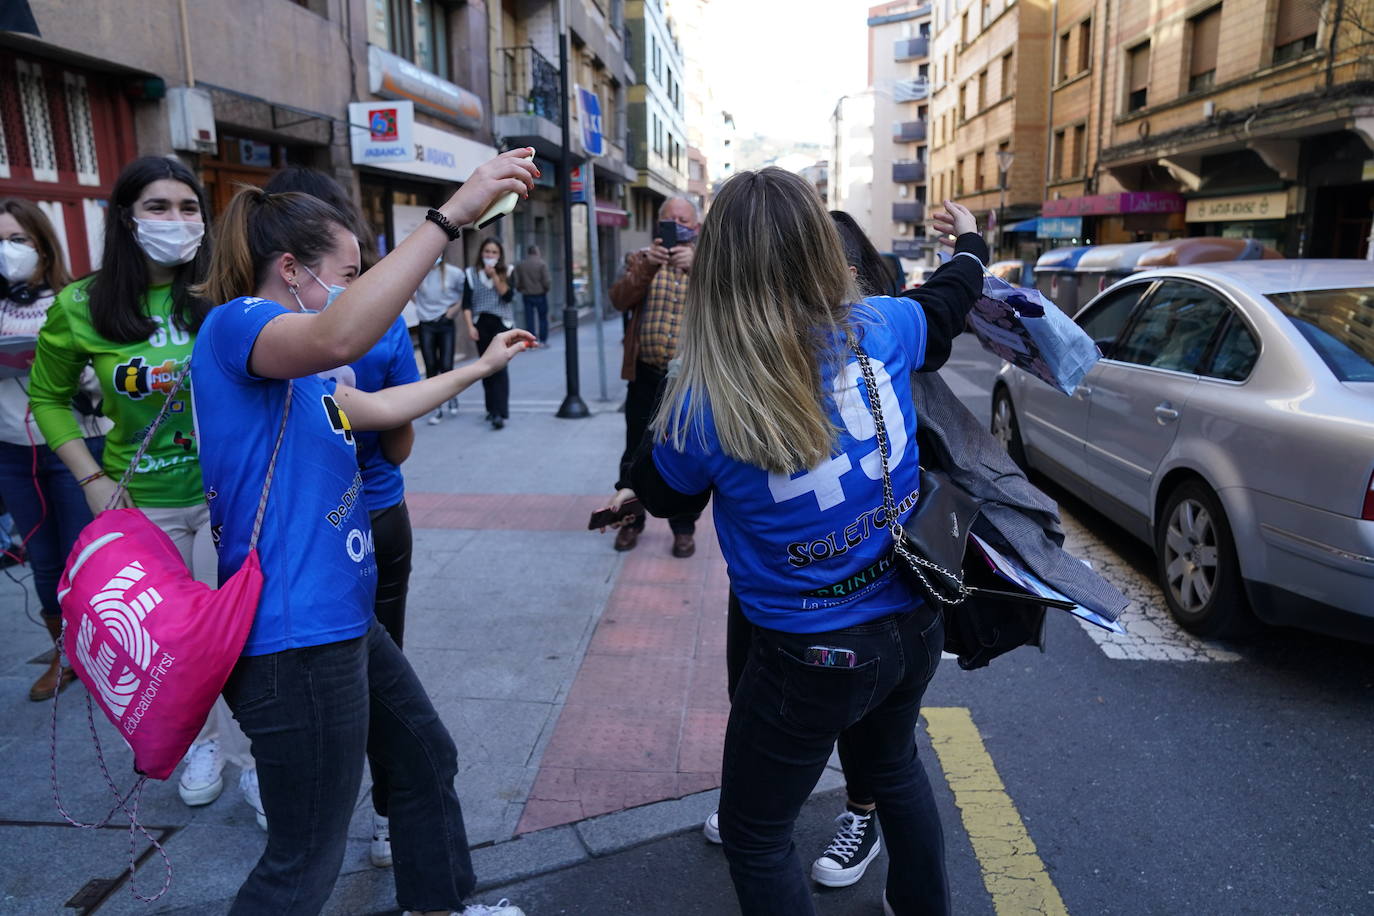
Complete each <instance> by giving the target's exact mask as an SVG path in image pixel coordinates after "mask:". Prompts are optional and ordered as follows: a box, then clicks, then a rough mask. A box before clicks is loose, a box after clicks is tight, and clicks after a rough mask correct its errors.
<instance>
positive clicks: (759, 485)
mask: <svg viewBox="0 0 1374 916" xmlns="http://www.w3.org/2000/svg"><path fill="white" fill-rule="evenodd" d="M851 320H852V324H853V327H854V333H855V335H856V336H857V337H858V339H859V342H860V345H861V346H862V347H863V349H864V352H866V353H867V354H868V358H869V362H870V363H871V364H872V366H873V372H874V375H875V376H876V380H877V383H878V392H879V397H880V400H881V402H882V404H883V419H884V422H885V424H886V426H887V434H888V439H889V440H890V442H891V448H892V454H893V455H894V456H895V457H893V458H892V459H890V461H889V465H890V467H891V475H892V492H893V498H894V499H895V500H896V503H897V510H898V517H899V518H906V516H907V515H908V514H909V513H910V511H911V509H912V508H913V507H914V506H915V505H916V497H917V491H918V490H919V487H920V467H919V455H918V453H917V448H916V409H915V406H914V404H913V402H912V398H911V385H910V383H909V381H908V374H909V373H910V372H912V371H913V370H916V369H919V368H920V367H921V365H922V363H923V362H924V361H925V349H926V320H925V313H924V312H923V311H922V310H921V306H920V305H919V304H918V303H916V302H914V301H912V300H910V299H895V298H890V297H873V298H870V299H866V300H864V302H862V303H860V304H859V305H857V306H855V308H854V311H853V315H852V319H851ZM836 346H837V351H838V353H839V355H840V356H841V359H840V360H837V361H834V362H836V363H838V367H839V370H840V371H839V372H838V373H837V372H836V366H835V365H834V364H833V363H832V362H830V361H827V362H825V363H823V365H824V368H823V369H822V378H823V384H824V386H825V389H826V390H829V391H831V392H833V394H832V397H831V398H830V399H829V400H828V401H827V405H828V407H829V412H830V418H831V420H832V422H834V424H835V426H836V428H837V429H838V430H839V435H838V441H837V450H836V452H835V454H834V457H832V458H830V459H829V460H828V461H825V462H823V463H821V464H820V465H818V466H817V467H815V468H812V469H811V470H809V471H804V472H801V473H799V474H793V475H790V476H789V475H786V474H775V473H770V472H768V471H765V470H763V469H762V468H759V467H756V466H754V465H749V464H744V463H743V462H741V461H737V460H735V459H734V458H730V457H728V456H727V455H725V454H724V453H723V452H722V451H721V449H720V442H719V439H718V438H717V435H716V430H715V424H714V421H713V420H712V417H711V412H710V407H709V405H708V406H706V408H705V411H704V412H705V416H704V418H703V423H702V430H701V435H698V434H697V432H696V431H695V430H690V431H689V432H688V433H687V436H686V442H685V445H684V450H683V451H678V450H677V449H675V448H674V447H673V446H672V443H671V441H669V442H668V443H659V444H658V445H656V446H655V447H654V452H653V458H654V464H655V465H656V466H657V467H658V471H659V473H660V474H662V475H663V479H664V480H665V481H666V482H667V484H668V485H669V486H671V487H672V488H673V489H675V490H677V491H679V492H681V493H701V492H704V491H705V490H708V489H711V488H714V490H715V492H714V495H713V502H714V509H713V513H714V515H715V521H716V533H717V535H718V536H719V539H720V548H721V552H722V553H723V554H724V555H725V560H726V563H727V564H728V565H729V569H730V584H731V586H732V587H733V588H734V590H735V594H736V595H737V596H738V597H739V601H740V606H741V608H742V609H743V611H744V614H745V616H746V617H748V618H749V619H750V620H751V621H753V622H754V623H755V624H757V625H759V626H763V627H768V628H769V629H774V630H783V631H786V632H791V633H817V632H822V631H826V630H838V629H843V628H844V627H851V626H857V625H859V624H862V623H867V622H868V621H870V620H875V619H877V618H879V617H884V616H886V615H888V614H892V613H896V612H899V611H906V610H910V609H911V608H912V607H913V606H914V605H915V602H916V601H917V600H918V599H917V598H916V596H915V594H914V593H913V592H912V591H911V589H910V588H909V587H908V586H907V584H906V583H905V582H904V581H903V580H902V578H901V576H900V575H899V571H898V569H897V568H896V566H895V565H894V557H893V554H892V536H891V535H890V534H889V533H888V531H887V523H888V521H887V512H886V511H885V510H884V508H883V479H882V464H881V461H880V456H879V454H878V439H877V429H876V427H875V426H874V424H873V418H872V416H871V414H870V413H869V410H868V406H867V405H868V399H867V397H866V395H865V389H864V382H863V374H862V372H861V370H860V368H859V360H858V358H857V357H855V356H854V355H853V353H852V352H851V351H850V350H849V349H848V347H847V346H846V345H845V344H844V343H843V342H842V341H841V342H838V343H837V345H836ZM898 417H900V418H901V422H900V423H898V422H897V418H898Z"/></svg>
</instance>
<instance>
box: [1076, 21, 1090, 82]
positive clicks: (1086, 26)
mask: <svg viewBox="0 0 1374 916" xmlns="http://www.w3.org/2000/svg"><path fill="white" fill-rule="evenodd" d="M1092 66H1093V21H1092V19H1091V18H1088V19H1084V20H1083V21H1082V22H1080V23H1079V24H1078V72H1079V73H1087V72H1088V71H1089V70H1091V69H1092Z"/></svg>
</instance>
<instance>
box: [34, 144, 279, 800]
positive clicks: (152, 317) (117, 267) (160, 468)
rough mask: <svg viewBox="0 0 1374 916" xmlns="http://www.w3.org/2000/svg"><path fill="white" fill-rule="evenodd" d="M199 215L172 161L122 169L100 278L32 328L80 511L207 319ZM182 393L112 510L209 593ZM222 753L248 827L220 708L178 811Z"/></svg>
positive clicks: (128, 449)
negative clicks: (89, 374)
mask: <svg viewBox="0 0 1374 916" xmlns="http://www.w3.org/2000/svg"><path fill="white" fill-rule="evenodd" d="M205 209H206V207H205V191H204V189H203V188H201V186H200V182H198V181H197V180H196V177H195V175H193V174H192V173H191V171H190V169H188V168H187V167H186V166H185V165H183V164H182V163H181V162H179V161H177V160H176V159H172V158H169V157H163V156H145V157H143V158H141V159H136V160H134V161H133V162H131V163H129V165H127V166H126V167H125V168H124V170H123V171H122V172H121V173H120V175H119V178H118V180H117V181H116V182H115V185H114V190H113V192H112V193H111V195H110V201H109V206H108V208H107V209H106V217H105V248H104V252H103V254H102V257H101V262H100V263H101V267H100V270H99V271H98V272H96V273H94V274H91V275H90V276H89V277H86V278H84V279H82V280H78V281H77V282H75V283H72V284H70V285H68V286H67V287H66V288H65V289H63V290H62V292H61V293H60V294H59V295H58V297H57V299H56V301H54V302H53V304H52V307H51V308H50V309H49V310H48V317H47V320H46V322H45V323H44V325H43V328H42V330H41V331H40V332H39V335H38V347H37V351H36V355H35V358H34V363H33V369H32V374H31V382H30V385H29V403H30V405H31V407H32V410H33V418H34V421H35V422H36V423H37V424H38V428H39V429H40V430H42V432H43V437H44V439H45V440H46V441H47V443H48V445H49V447H51V448H52V449H53V451H55V452H56V453H57V456H58V457H59V458H60V459H62V462H63V463H64V464H65V465H66V466H67V468H68V469H69V470H70V471H71V472H72V474H73V475H74V476H75V477H76V479H77V482H78V483H80V484H81V489H82V492H83V495H84V496H85V497H86V502H87V504H88V505H89V506H90V509H91V513H92V514H98V513H100V512H101V511H102V510H104V509H105V507H106V506H107V505H108V504H109V503H110V500H111V498H112V497H113V496H114V493H115V490H116V488H117V487H118V483H119V480H120V479H121V478H122V477H123V476H124V472H125V470H126V469H127V468H128V467H129V465H130V464H131V463H132V462H133V459H134V455H135V454H136V453H137V451H138V448H139V446H140V444H141V443H142V442H143V439H144V438H145V437H146V435H147V431H148V427H149V426H150V425H151V424H152V422H153V420H154V419H155V418H156V417H157V415H158V412H159V411H161V410H162V407H163V405H164V404H165V403H166V401H167V394H168V393H169V392H170V391H171V389H172V387H173V385H174V384H175V383H176V379H177V376H178V375H179V374H180V372H181V370H182V368H183V367H184V366H185V365H186V362H187V360H189V359H190V357H191V348H192V345H193V344H194V342H195V332H196V330H197V329H198V328H199V327H200V324H201V321H202V320H203V319H204V317H205V314H206V312H207V310H208V304H207V303H205V302H204V301H202V300H200V299H198V298H197V297H195V296H194V295H192V293H191V290H190V288H191V286H192V285H194V284H195V283H198V282H200V281H201V280H203V279H204V278H205V272H206V268H207V266H208V265H209V263H210V233H209V231H208V227H207V226H206V224H205ZM87 366H91V367H93V368H94V369H95V374H96V377H97V378H98V380H99V382H100V391H101V394H102V395H103V398H104V401H103V409H104V413H105V415H106V416H107V417H108V418H109V419H110V420H112V421H113V422H114V428H113V429H111V430H110V431H109V433H108V434H107V435H106V439H105V449H104V454H103V455H102V456H101V460H100V461H99V462H97V460H96V458H95V456H93V455H92V454H91V451H90V449H89V448H87V446H86V441H85V440H84V439H83V438H82V436H81V430H80V429H79V428H78V427H77V425H76V422H75V420H73V418H72V411H71V401H72V397H73V396H75V395H76V393H77V391H78V385H79V383H80V380H81V373H82V372H83V370H85V368H86V367H87ZM191 396H192V395H191V385H190V384H189V379H188V380H187V381H186V382H184V383H183V384H182V386H181V388H180V390H179V391H178V392H177V394H176V397H175V399H174V400H173V402H172V404H171V407H170V409H169V412H168V414H167V419H166V420H164V421H163V423H162V426H161V427H159V428H158V429H157V431H156V432H155V433H154V434H153V438H152V442H151V444H150V445H149V447H148V450H147V451H146V452H145V453H144V455H143V458H142V459H141V460H140V461H139V465H138V468H137V469H136V470H135V472H134V474H133V475H132V477H131V478H130V481H129V486H128V489H127V490H126V491H125V492H124V493H122V494H121V495H120V497H119V499H118V500H117V501H116V502H115V507H116V508H119V507H128V506H135V507H137V508H139V509H141V510H142V511H143V513H144V514H145V515H147V516H148V519H149V520H150V521H152V522H153V523H154V524H155V525H157V526H158V527H159V528H161V529H162V530H163V531H164V532H166V533H167V535H168V537H170V538H171V539H172V541H173V543H175V544H176V546H177V549H178V550H180V551H181V555H182V559H184V560H185V561H186V565H187V567H188V568H189V569H190V570H191V573H192V574H193V575H194V576H195V577H196V578H197V579H200V580H201V581H203V582H207V583H209V584H211V585H214V584H215V582H216V579H217V574H216V569H215V567H216V557H215V550H214V546H213V544H212V536H211V532H210V513H209V510H208V509H207V507H206V505H205V493H204V491H203V490H202V489H201V483H200V460H199V457H198V453H197V449H196V433H195V426H194V424H193V423H192V416H193V413H192V409H191ZM226 758H228V759H232V760H233V761H234V762H235V763H238V764H239V765H240V766H241V767H242V768H243V769H244V776H243V777H242V778H241V781H240V783H241V785H242V787H243V790H244V795H245V797H246V798H247V800H248V801H249V803H250V804H252V805H253V807H254V808H256V809H257V810H258V812H259V819H260V820H261V803H260V802H259V801H258V800H257V778H256V770H255V769H254V766H253V758H252V756H251V755H250V754H249V752H248V742H247V739H245V738H244V737H243V733H242V732H241V731H240V730H239V728H238V726H237V725H236V724H235V723H234V721H233V718H232V716H231V715H230V714H229V711H228V708H227V707H226V706H225V705H224V701H223V700H220V701H219V702H217V703H216V704H215V708H214V710H213V711H212V712H211V714H210V718H209V720H208V721H207V722H206V726H205V728H204V729H203V730H202V731H201V734H200V737H198V738H197V739H196V743H195V744H194V745H192V748H191V751H190V753H189V754H188V755H187V766H186V768H185V770H183V772H182V777H181V781H180V784H179V787H178V788H179V791H180V793H181V797H182V799H183V800H184V801H185V802H186V803H187V804H188V805H204V804H209V803H210V802H212V801H214V800H215V798H216V797H218V796H219V793H220V791H221V789H222V788H223V785H224V781H223V778H222V776H221V770H222V769H223V766H224V761H225V759H226Z"/></svg>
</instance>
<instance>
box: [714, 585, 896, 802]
mask: <svg viewBox="0 0 1374 916" xmlns="http://www.w3.org/2000/svg"><path fill="white" fill-rule="evenodd" d="M753 644H754V625H753V624H752V623H750V622H749V618H748V617H745V616H744V611H743V610H742V609H741V608H740V606H739V598H737V597H736V596H735V590H734V589H730V601H729V605H728V609H727V612H726V617H725V690H726V693H727V695H728V696H729V697H730V699H731V701H732V702H733V700H734V698H735V688H736V687H737V686H739V679H740V677H741V676H742V675H743V674H744V665H745V662H747V661H749V651H750V649H751V647H752V646H753ZM836 744H837V745H838V746H839V749H840V769H842V770H843V771H844V788H845V793H846V794H847V795H848V796H849V800H850V801H852V802H853V803H854V804H856V805H871V804H873V789H872V787H871V786H869V784H868V780H867V778H866V777H865V775H864V771H863V768H862V767H861V766H859V762H858V760H857V759H855V750H854V743H853V741H851V740H850V738H849V730H848V729H846V730H845V731H842V732H840V737H839V740H838V741H837V742H836Z"/></svg>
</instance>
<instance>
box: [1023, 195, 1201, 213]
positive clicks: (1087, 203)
mask: <svg viewBox="0 0 1374 916" xmlns="http://www.w3.org/2000/svg"><path fill="white" fill-rule="evenodd" d="M1183 207H1184V203H1183V197H1182V196H1181V195H1178V194H1174V193H1173V192H1170V191H1122V192H1120V193H1117V194H1091V195H1088V196H1087V197H1064V198H1060V199H1059V200H1047V201H1045V206H1044V208H1043V209H1042V211H1041V212H1042V213H1044V215H1045V216H1116V215H1119V214H1123V213H1182V212H1183Z"/></svg>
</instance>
